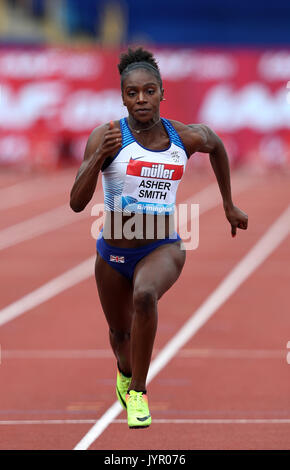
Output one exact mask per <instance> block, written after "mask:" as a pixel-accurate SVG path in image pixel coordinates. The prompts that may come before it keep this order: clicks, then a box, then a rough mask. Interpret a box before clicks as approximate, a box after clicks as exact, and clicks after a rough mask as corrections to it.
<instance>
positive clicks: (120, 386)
mask: <svg viewBox="0 0 290 470" xmlns="http://www.w3.org/2000/svg"><path fill="white" fill-rule="evenodd" d="M130 383H131V377H125V375H123V374H122V372H120V371H119V370H118V369H117V383H116V394H117V398H118V400H119V402H120V403H121V405H122V407H123V408H127V405H126V395H127V393H128V388H129V385H130Z"/></svg>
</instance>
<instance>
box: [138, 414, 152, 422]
mask: <svg viewBox="0 0 290 470" xmlns="http://www.w3.org/2000/svg"><path fill="white" fill-rule="evenodd" d="M150 417H151V415H148V416H144V417H143V418H137V419H138V421H146V419H149V418H150Z"/></svg>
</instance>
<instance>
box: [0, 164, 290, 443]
mask: <svg viewBox="0 0 290 470" xmlns="http://www.w3.org/2000/svg"><path fill="white" fill-rule="evenodd" d="M74 176H75V171H71V172H66V173H65V174H63V175H62V174H56V175H54V176H52V175H50V176H49V178H47V183H46V184H47V186H45V182H43V181H42V182H41V184H40V189H39V197H37V198H34V200H33V201H29V202H27V203H23V204H18V205H17V204H16V205H15V206H14V207H11V208H9V209H3V210H2V211H1V215H2V217H1V225H0V239H1V230H3V229H4V228H7V227H9V226H12V225H15V224H17V223H18V222H20V221H25V220H27V219H29V218H31V217H34V216H35V215H39V214H41V213H42V212H46V211H48V210H51V209H54V208H56V207H58V206H60V205H63V204H65V203H66V202H67V200H68V194H69V191H70V187H71V185H72V182H73V179H74ZM233 176H234V181H240V180H245V179H249V186H248V188H247V189H245V190H244V191H241V192H240V193H239V194H237V196H236V197H235V198H234V199H235V203H236V204H237V205H238V206H239V207H241V208H242V209H244V210H245V211H246V212H247V213H248V214H249V229H248V231H247V232H244V231H239V232H238V235H237V237H236V238H235V239H232V237H231V235H230V226H229V224H228V223H227V221H226V219H225V218H224V215H223V210H222V207H221V204H220V205H219V206H218V207H217V208H213V209H211V210H209V211H207V212H206V213H204V214H203V215H202V216H201V218H200V244H199V247H198V249H197V250H195V251H188V252H187V261H186V265H185V268H184V270H183V273H182V275H181V278H180V279H179V280H178V282H177V283H176V285H175V286H174V287H173V288H172V289H171V290H170V291H169V292H168V293H167V294H166V295H165V296H164V297H163V298H162V299H161V301H160V302H159V327H158V334H157V338H156V343H155V348H156V350H155V353H156V351H157V350H160V349H162V347H163V346H164V345H165V344H166V343H167V341H168V340H169V339H170V338H172V336H173V335H174V334H175V333H176V332H177V331H178V330H179V328H180V327H181V326H182V325H183V324H184V322H185V321H186V320H187V319H188V318H189V317H190V316H191V315H192V313H193V312H194V311H195V310H196V309H197V308H198V307H199V306H200V304H201V303H202V302H203V301H204V300H205V299H206V298H207V297H208V296H209V294H210V293H211V292H212V291H213V290H214V289H215V288H216V287H217V286H218V285H219V283H220V282H221V281H222V280H223V279H224V277H225V276H226V275H227V274H228V273H229V272H230V271H231V269H232V268H233V267H234V266H235V265H236V264H237V263H238V261H239V260H240V259H242V258H243V256H244V255H245V254H246V253H247V252H248V251H249V250H250V249H251V248H252V246H254V245H255V243H256V242H257V241H258V240H259V239H260V238H261V236H262V235H263V234H264V233H265V231H266V230H267V229H268V228H269V227H270V226H271V224H272V223H273V222H274V221H275V220H276V219H277V218H278V216H279V215H280V214H281V213H282V212H283V211H284V210H285V209H286V207H287V206H288V204H289V199H290V198H289V196H290V191H289V188H290V184H289V183H290V181H289V179H290V178H289V176H285V175H278V174H276V175H267V176H263V177H262V176H257V175H256V176H253V175H252V176H249V175H247V174H236V175H233ZM35 178H37V177H35V176H33V177H32V176H29V175H19V174H15V175H14V174H13V173H11V172H10V173H9V174H7V173H6V174H4V175H2V176H1V178H0V189H1V190H3V191H4V190H5V189H7V190H8V189H9V187H10V186H12V185H13V184H15V183H17V184H21V183H20V182H21V181H28V182H29V181H30V180H31V188H33V185H34V184H36V185H37V184H39V183H37V181H36V182H35ZM213 181H214V178H213V176H211V177H208V176H206V175H193V176H192V174H190V172H188V173H187V175H186V177H185V180H184V181H183V184H182V185H181V187H180V190H179V195H178V202H182V201H183V200H185V199H186V198H188V197H189V196H190V195H191V194H195V193H197V192H198V191H199V190H201V189H202V188H205V187H206V186H207V185H208V184H210V183H211V182H213ZM60 182H61V183H60ZM25 191H26V192H27V188H26V189H24V190H23V194H24V193H25ZM233 192H234V193H235V184H234V183H233ZM95 202H96V201H95ZM195 202H199V201H198V200H196V201H195ZM87 213H88V218H87V219H82V220H80V219H79V218H78V214H76V215H75V222H74V223H71V224H69V225H66V226H64V227H61V228H59V229H56V230H54V231H51V232H49V233H45V234H42V235H40V236H36V237H34V238H32V239H29V240H26V241H24V242H21V243H18V244H16V245H15V246H11V247H9V248H6V249H4V250H2V251H1V299H0V308H1V309H3V308H4V307H6V306H7V305H9V304H10V303H12V302H14V301H16V300H18V299H20V298H21V297H22V296H24V295H26V294H28V293H30V292H31V291H33V290H34V289H36V288H38V287H40V286H42V285H43V284H44V283H46V282H48V281H49V280H51V279H53V278H55V277H56V276H59V275H60V274H62V273H63V272H65V271H66V270H68V269H70V268H73V267H74V266H76V265H78V264H79V263H81V262H82V261H84V260H85V259H87V258H88V257H90V256H92V255H94V253H95V243H94V240H93V239H92V238H91V235H90V227H91V223H92V222H93V220H94V219H93V218H90V216H89V214H90V210H89V208H88V209H87ZM289 258H290V246H289V238H288V239H286V240H285V241H284V242H283V243H281V244H280V245H279V247H278V248H277V249H276V250H275V251H274V252H273V253H272V254H271V255H270V256H269V257H268V258H267V259H266V261H265V262H264V263H263V264H262V265H261V266H260V267H259V268H258V269H257V270H255V271H254V273H253V274H252V275H251V276H250V277H249V278H248V279H247V280H246V281H245V282H244V283H243V284H242V285H241V286H240V287H239V288H238V290H236V292H235V293H234V294H233V295H232V296H231V297H230V298H229V299H228V300H227V301H226V302H225V303H224V304H223V305H222V307H221V308H219V309H218V310H217V312H216V313H215V314H214V315H213V317H212V318H211V319H210V320H209V321H208V322H207V323H206V324H205V325H204V326H203V327H202V328H201V329H200V330H199V331H198V332H197V333H196V334H195V335H194V336H193V337H192V338H191V340H190V341H189V342H188V343H187V344H186V345H185V346H184V347H183V348H182V349H181V350H180V351H179V353H178V354H177V355H176V357H175V358H174V359H173V360H172V361H171V362H170V363H169V364H168V365H167V366H166V367H165V368H164V369H163V370H161V372H160V373H159V374H158V375H157V376H156V377H155V378H154V379H153V381H152V382H151V383H150V385H149V387H148V393H149V404H150V408H151V411H152V415H153V424H152V426H151V427H150V428H149V429H146V430H143V431H133V430H129V429H128V428H127V424H126V423H125V422H123V421H122V422H120V421H119V419H121V420H124V419H125V413H124V412H122V414H120V416H119V417H118V418H119V419H117V420H116V422H114V423H112V424H110V426H109V427H108V428H107V429H105V431H104V432H103V433H102V434H101V436H100V437H99V438H98V439H97V440H96V441H95V442H94V443H93V444H92V446H91V447H90V448H91V449H146V450H148V449H167V450H169V449H290V402H289V396H290V385H289V384H290V365H288V364H287V361H286V354H287V350H286V344H287V341H288V340H290V316H289V281H290V265H289ZM0 318H1V312H0ZM0 342H1V348H2V362H1V367H0V380H1V388H0V402H1V411H0V449H72V448H74V447H75V445H76V444H77V443H78V442H79V441H80V440H81V438H82V437H83V436H84V435H85V434H86V433H87V431H88V430H89V429H90V428H91V426H92V424H93V420H97V419H98V418H99V417H100V416H102V414H103V413H104V412H105V411H106V410H107V409H108V408H109V407H110V406H111V404H112V403H113V402H114V401H115V392H114V386H115V361H114V358H113V355H112V353H111V352H110V350H109V342H108V335H107V326H106V322H105V320H104V317H103V313H102V310H101V307H100V303H99V299H98V296H97V291H96V287H95V281H94V278H93V276H92V277H91V278H90V279H88V280H86V281H83V282H81V283H79V284H77V285H75V286H74V287H73V288H70V289H67V290H65V291H64V292H62V293H61V294H59V295H57V296H55V297H53V298H52V299H50V300H49V301H47V302H44V303H42V304H40V305H39V306H37V307H35V308H33V309H31V310H29V311H27V312H25V313H24V314H23V315H21V316H19V317H18V318H16V319H14V320H12V321H10V322H8V323H6V324H4V325H2V326H0ZM97 354H99V357H98V355H97ZM64 356H65V357H64ZM88 356H89V357H88ZM176 419H179V420H181V419H182V420H184V421H183V422H182V424H181V423H177V422H174V420H176ZM198 419H201V420H205V421H204V422H197V421H196V420H198ZM215 419H220V420H223V421H222V422H219V423H217V422H213V421H211V420H215ZM237 419H245V420H253V419H264V420H268V421H265V422H263V423H261V422H259V423H253V422H248V421H247V422H245V423H239V422H237V421H236V420H237ZM270 419H276V420H278V421H277V422H275V423H271V422H269V420H270ZM283 419H284V420H285V419H288V420H289V421H288V422H287V423H285V422H282V421H281V420H283ZM54 420H59V421H57V422H54ZM66 420H76V422H75V423H71V422H67V421H66ZM82 420H91V422H82ZM159 420H165V422H160V421H159ZM192 420H195V421H192ZM229 420H234V421H233V422H231V421H229ZM27 421H29V424H28V423H27ZM39 421H44V422H43V423H39ZM65 421H66V422H65Z"/></svg>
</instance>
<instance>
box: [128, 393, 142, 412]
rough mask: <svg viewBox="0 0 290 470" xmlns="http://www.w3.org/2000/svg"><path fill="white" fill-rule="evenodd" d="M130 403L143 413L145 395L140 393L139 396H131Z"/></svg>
mask: <svg viewBox="0 0 290 470" xmlns="http://www.w3.org/2000/svg"><path fill="white" fill-rule="evenodd" d="M130 402H131V403H132V406H133V407H134V408H135V409H136V410H138V411H142V405H143V394H142V392H139V393H138V394H136V395H135V394H134V395H130Z"/></svg>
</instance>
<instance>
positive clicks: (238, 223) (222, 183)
mask: <svg viewBox="0 0 290 470" xmlns="http://www.w3.org/2000/svg"><path fill="white" fill-rule="evenodd" d="M188 127H189V130H190V133H192V138H193V139H192V141H191V142H192V145H193V147H192V150H194V151H195V152H202V153H208V154H209V158H210V163H211V166H212V169H213V171H214V173H215V175H216V179H217V182H218V185H219V188H220V192H221V195H222V199H223V206H224V210H225V214H226V217H227V219H228V221H229V223H230V224H231V232H232V236H233V237H234V236H235V235H236V232H237V228H240V229H243V230H246V229H247V228H248V216H247V214H245V212H243V211H242V210H241V209H239V208H238V207H237V206H235V205H234V203H233V200H232V194H231V179H230V165H229V159H228V155H227V152H226V149H225V147H224V144H223V142H222V140H221V139H220V138H219V137H218V135H217V134H215V132H213V131H212V130H211V129H210V128H209V127H208V126H206V125H204V124H191V125H189V126H188ZM192 153H193V152H192Z"/></svg>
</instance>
